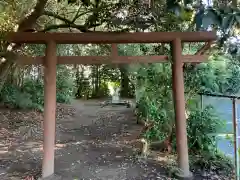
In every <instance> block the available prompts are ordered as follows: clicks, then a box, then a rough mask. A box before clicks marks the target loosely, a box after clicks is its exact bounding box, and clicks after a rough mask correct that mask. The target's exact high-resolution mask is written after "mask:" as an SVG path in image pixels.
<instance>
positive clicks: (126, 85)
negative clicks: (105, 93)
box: [119, 66, 130, 97]
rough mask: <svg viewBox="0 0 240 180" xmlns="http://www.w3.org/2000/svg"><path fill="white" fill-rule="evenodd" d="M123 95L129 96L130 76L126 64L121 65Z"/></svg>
mask: <svg viewBox="0 0 240 180" xmlns="http://www.w3.org/2000/svg"><path fill="white" fill-rule="evenodd" d="M119 69H120V72H121V96H122V97H129V82H130V80H129V77H128V73H127V70H126V67H125V66H121V67H120V68H119Z"/></svg>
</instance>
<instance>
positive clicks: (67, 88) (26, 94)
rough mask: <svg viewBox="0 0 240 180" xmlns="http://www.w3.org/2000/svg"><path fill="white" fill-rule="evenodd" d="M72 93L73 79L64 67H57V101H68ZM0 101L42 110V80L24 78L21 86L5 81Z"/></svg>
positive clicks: (17, 106) (14, 106) (18, 106)
mask: <svg viewBox="0 0 240 180" xmlns="http://www.w3.org/2000/svg"><path fill="white" fill-rule="evenodd" d="M72 94H73V81H72V78H71V77H70V75H69V74H67V69H66V68H65V67H61V66H60V67H58V73H57V92H56V96H57V97H56V99H57V102H59V103H69V102H70V100H71V97H72ZM0 102H2V103H3V104H5V105H7V106H10V107H13V108H21V109H38V110H41V111H42V110H43V105H44V84H43V81H42V80H41V79H40V80H36V79H31V78H26V79H24V83H23V85H22V86H21V87H19V86H16V85H13V84H8V83H6V84H5V85H4V87H3V89H2V92H1V94H0Z"/></svg>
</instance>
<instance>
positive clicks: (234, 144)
mask: <svg viewBox="0 0 240 180" xmlns="http://www.w3.org/2000/svg"><path fill="white" fill-rule="evenodd" d="M200 96H201V107H202V108H204V107H206V106H207V105H212V106H213V107H214V109H215V110H216V111H217V113H218V115H219V117H220V118H221V119H222V120H223V121H225V123H226V128H225V130H224V131H222V132H220V133H219V134H218V136H217V145H218V149H219V150H220V151H222V152H223V153H224V154H226V155H228V156H230V157H232V158H233V159H234V161H235V167H236V170H238V173H237V176H238V180H239V173H240V162H239V153H240V152H239V151H240V150H239V148H240V147H239V145H240V134H239V133H240V125H238V124H240V100H239V99H240V97H237V96H224V95H214V94H201V95H200ZM238 122H239V123H238Z"/></svg>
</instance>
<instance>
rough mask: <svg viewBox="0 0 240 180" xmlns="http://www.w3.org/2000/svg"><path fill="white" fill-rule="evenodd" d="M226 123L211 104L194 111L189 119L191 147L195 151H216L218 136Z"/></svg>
mask: <svg viewBox="0 0 240 180" xmlns="http://www.w3.org/2000/svg"><path fill="white" fill-rule="evenodd" d="M224 125H225V123H224V121H223V120H222V119H220V118H219V117H218V115H217V113H216V112H215V110H214V109H213V107H211V106H207V107H206V108H205V109H203V110H195V111H192V112H191V114H190V116H189V118H188V120H187V132H188V144H189V149H190V150H191V151H193V152H194V153H196V152H199V153H202V152H209V153H210V152H214V151H216V149H217V144H216V136H217V133H219V132H222V130H223V129H224V128H225V126H224Z"/></svg>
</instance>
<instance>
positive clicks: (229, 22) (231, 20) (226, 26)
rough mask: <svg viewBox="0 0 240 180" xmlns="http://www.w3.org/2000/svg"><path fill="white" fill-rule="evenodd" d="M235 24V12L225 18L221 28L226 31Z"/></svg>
mask: <svg viewBox="0 0 240 180" xmlns="http://www.w3.org/2000/svg"><path fill="white" fill-rule="evenodd" d="M233 24H234V16H233V14H229V15H227V16H225V17H224V18H223V21H222V24H221V28H222V29H223V30H225V31H226V30H228V29H229V28H231V27H232V25H233Z"/></svg>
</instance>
